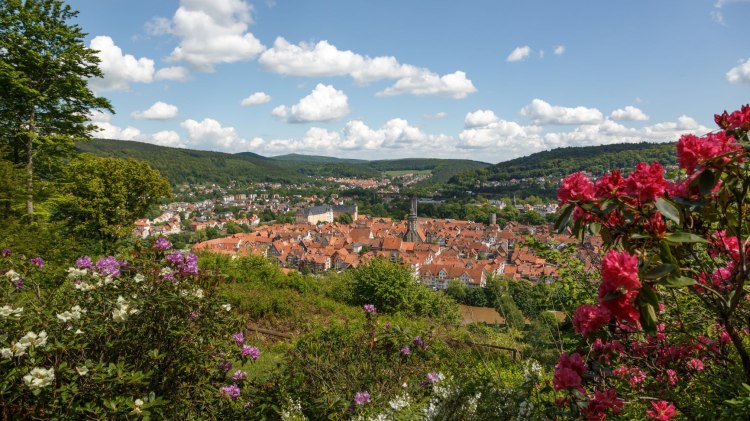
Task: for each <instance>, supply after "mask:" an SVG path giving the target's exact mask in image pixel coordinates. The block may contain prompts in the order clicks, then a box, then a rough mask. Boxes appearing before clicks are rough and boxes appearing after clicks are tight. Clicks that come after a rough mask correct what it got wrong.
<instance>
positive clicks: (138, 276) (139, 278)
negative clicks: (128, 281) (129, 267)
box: [133, 273, 146, 284]
mask: <svg viewBox="0 0 750 421" xmlns="http://www.w3.org/2000/svg"><path fill="white" fill-rule="evenodd" d="M145 280H146V277H145V276H143V274H141V273H139V274H136V275H135V276H134V277H133V281H135V283H137V284H139V283H141V282H143V281H145Z"/></svg>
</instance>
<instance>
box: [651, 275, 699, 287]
mask: <svg viewBox="0 0 750 421" xmlns="http://www.w3.org/2000/svg"><path fill="white" fill-rule="evenodd" d="M696 283H697V282H695V279H693V278H688V277H687V276H668V277H666V278H664V279H662V280H661V281H659V285H662V286H665V287H667V288H682V287H687V286H690V285H695V284H696Z"/></svg>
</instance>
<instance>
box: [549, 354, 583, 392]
mask: <svg viewBox="0 0 750 421" xmlns="http://www.w3.org/2000/svg"><path fill="white" fill-rule="evenodd" d="M585 372H586V363H585V362H584V361H583V359H581V356H580V355H578V354H577V353H576V354H572V355H568V354H562V355H560V359H559V360H558V361H557V365H555V374H554V376H553V378H552V384H554V386H555V390H560V389H573V388H578V387H580V386H581V377H582V376H583V373H585Z"/></svg>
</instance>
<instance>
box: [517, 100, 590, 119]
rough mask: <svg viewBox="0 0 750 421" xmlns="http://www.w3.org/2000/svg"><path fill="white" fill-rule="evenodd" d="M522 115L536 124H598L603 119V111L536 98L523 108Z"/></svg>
mask: <svg viewBox="0 0 750 421" xmlns="http://www.w3.org/2000/svg"><path fill="white" fill-rule="evenodd" d="M521 115H523V116H526V117H529V118H531V120H532V121H533V122H534V123H535V124H596V123H599V122H601V121H602V119H603V116H602V113H601V111H599V110H597V109H596V108H586V107H575V108H570V107H561V106H559V105H551V104H549V103H547V102H545V101H543V100H541V99H538V98H535V99H534V100H532V101H531V104H529V105H527V106H525V107H523V108H522V109H521Z"/></svg>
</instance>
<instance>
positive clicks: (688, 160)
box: [677, 131, 742, 174]
mask: <svg viewBox="0 0 750 421" xmlns="http://www.w3.org/2000/svg"><path fill="white" fill-rule="evenodd" d="M741 150H742V147H741V146H740V145H739V144H737V143H736V142H735V139H734V137H732V136H731V135H730V136H727V134H726V133H725V132H723V131H722V132H719V133H709V134H708V135H706V137H697V136H695V135H691V134H687V135H683V136H682V137H681V138H680V140H679V142H677V160H678V163H679V165H680V168H683V169H685V170H686V171H687V173H688V174H692V173H693V172H694V171H695V170H696V167H697V166H699V165H701V166H705V167H712V168H721V167H723V166H724V165H725V164H726V163H728V162H729V161H730V160H731V159H732V158H733V157H734V156H735V155H736V154H731V153H730V152H732V151H736V152H737V153H740V151H741ZM720 155H726V156H723V157H722V158H721V159H720V160H718V162H712V163H711V164H709V165H707V164H706V161H708V160H710V159H712V158H716V157H717V156H720Z"/></svg>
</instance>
